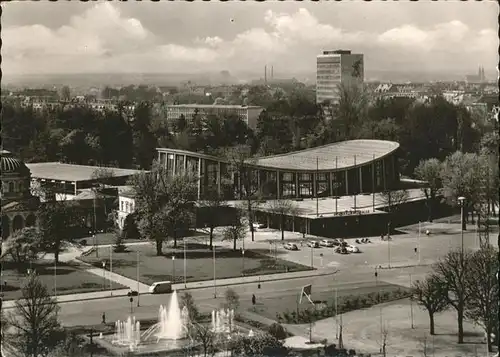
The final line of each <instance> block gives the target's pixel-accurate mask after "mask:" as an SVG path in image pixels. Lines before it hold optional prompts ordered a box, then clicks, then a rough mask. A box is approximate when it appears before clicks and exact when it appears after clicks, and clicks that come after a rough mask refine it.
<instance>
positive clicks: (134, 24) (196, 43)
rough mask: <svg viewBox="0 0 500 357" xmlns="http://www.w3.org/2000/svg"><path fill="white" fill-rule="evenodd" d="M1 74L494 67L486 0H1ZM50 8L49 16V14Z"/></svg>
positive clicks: (489, 71)
mask: <svg viewBox="0 0 500 357" xmlns="http://www.w3.org/2000/svg"><path fill="white" fill-rule="evenodd" d="M2 8H3V16H2V27H3V28H2V41H3V46H2V56H3V63H2V70H3V72H4V75H5V76H6V77H8V76H9V75H20V74H56V73H117V72H124V73H152V72H154V73H175V72H182V73H200V72H204V71H206V72H213V71H222V70H228V71H230V72H231V73H238V72H252V73H262V76H263V73H264V66H265V65H267V66H268V68H270V66H271V65H273V66H274V73H275V77H280V76H293V74H294V73H304V72H308V73H311V74H313V73H314V72H315V69H316V68H315V67H316V56H317V55H318V54H319V53H321V52H322V51H323V50H335V49H350V50H352V51H353V52H355V53H363V54H364V57H365V70H366V72H367V73H368V75H369V73H370V72H371V71H381V70H382V71H383V70H394V71H427V72H437V71H446V72H457V73H470V74H474V73H476V71H477V68H478V67H479V66H483V67H484V68H485V72H486V75H487V76H488V75H490V76H492V75H494V74H495V67H496V66H497V65H498V37H497V18H498V17H497V16H498V5H497V3H496V2H493V1H491V2H432V3H431V2H428V1H423V2H422V1H420V2H411V3H410V2H407V3H391V2H371V3H366V2H338V3H337V2H335V3H296V2H280V3H277V2H276V3H270V2H264V3H247V2H245V3H241V2H238V3H187V2H159V3H145V2H134V3H130V2H127V3H122V2H112V3H111V2H87V3H81V2H78V3H77V2H56V3H48V2H44V3H42V2H11V3H3V4H2ZM55 14H57V16H55Z"/></svg>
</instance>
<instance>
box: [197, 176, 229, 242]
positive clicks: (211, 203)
mask: <svg viewBox="0 0 500 357" xmlns="http://www.w3.org/2000/svg"><path fill="white" fill-rule="evenodd" d="M221 186H222V185H221ZM221 191H223V187H221ZM204 196H205V198H204V199H203V200H202V201H200V202H199V206H198V207H199V208H200V212H202V213H203V216H204V218H205V219H204V222H205V224H206V226H207V227H208V229H209V237H210V250H212V249H213V238H214V229H215V228H216V227H218V226H219V225H220V222H221V219H220V214H221V208H224V207H227V202H226V200H225V199H224V192H219V189H218V187H213V185H212V186H209V187H208V189H207V192H206V194H205V195H204Z"/></svg>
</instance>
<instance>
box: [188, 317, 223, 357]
mask: <svg viewBox="0 0 500 357" xmlns="http://www.w3.org/2000/svg"><path fill="white" fill-rule="evenodd" d="M192 325H193V326H192V328H191V330H192V331H193V332H192V333H193V338H194V340H196V341H197V342H198V343H199V344H200V346H201V348H202V351H203V356H204V357H207V356H214V355H215V352H216V342H217V341H216V337H217V336H216V334H215V332H213V331H212V329H211V327H210V325H209V324H201V323H193V324H192Z"/></svg>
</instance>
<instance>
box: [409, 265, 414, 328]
mask: <svg viewBox="0 0 500 357" xmlns="http://www.w3.org/2000/svg"><path fill="white" fill-rule="evenodd" d="M411 287H412V284H411V273H410V289H411ZM410 319H411V328H412V329H413V328H414V327H413V299H412V298H410Z"/></svg>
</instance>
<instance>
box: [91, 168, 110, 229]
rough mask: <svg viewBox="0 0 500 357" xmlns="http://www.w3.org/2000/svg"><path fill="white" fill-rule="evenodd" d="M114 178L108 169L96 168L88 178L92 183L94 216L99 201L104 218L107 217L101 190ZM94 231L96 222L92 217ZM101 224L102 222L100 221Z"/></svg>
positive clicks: (104, 199)
mask: <svg viewBox="0 0 500 357" xmlns="http://www.w3.org/2000/svg"><path fill="white" fill-rule="evenodd" d="M114 176H115V173H114V171H113V170H111V169H110V168H108V167H98V168H96V169H94V171H93V172H92V174H91V175H90V178H91V180H92V181H94V182H93V184H92V192H93V193H94V202H93V204H94V214H95V205H96V201H100V202H101V203H102V205H103V208H104V212H103V213H104V217H107V216H108V211H107V208H106V198H105V197H104V195H103V194H102V190H103V189H104V187H105V185H106V183H108V184H109V183H111V180H112V179H113V177H114ZM94 219H95V220H96V221H94V229H97V226H98V222H97V217H95V216H94ZM101 222H102V221H101Z"/></svg>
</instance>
